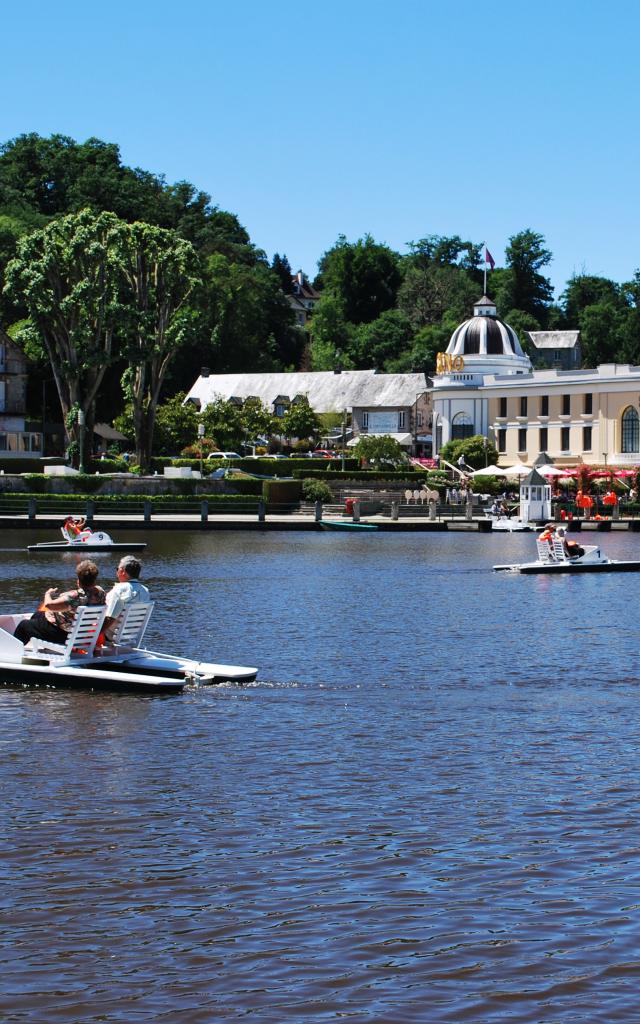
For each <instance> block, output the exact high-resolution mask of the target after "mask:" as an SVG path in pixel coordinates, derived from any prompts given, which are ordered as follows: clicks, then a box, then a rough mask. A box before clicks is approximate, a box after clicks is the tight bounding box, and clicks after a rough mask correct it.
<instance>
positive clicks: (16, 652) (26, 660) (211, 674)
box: [0, 603, 258, 694]
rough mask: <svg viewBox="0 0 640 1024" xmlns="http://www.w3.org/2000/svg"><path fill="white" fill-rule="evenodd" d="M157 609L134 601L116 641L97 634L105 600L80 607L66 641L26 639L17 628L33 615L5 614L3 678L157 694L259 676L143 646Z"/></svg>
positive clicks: (0, 633) (1, 623)
mask: <svg viewBox="0 0 640 1024" xmlns="http://www.w3.org/2000/svg"><path fill="white" fill-rule="evenodd" d="M152 611H153V603H150V604H142V603H134V604H132V605H129V607H128V608H126V609H125V611H124V612H123V613H122V616H121V617H120V619H119V621H118V623H117V625H116V629H115V632H114V636H113V640H112V642H108V643H106V644H104V645H103V646H98V645H97V640H98V637H99V636H100V630H101V629H102V625H103V623H104V617H105V608H104V605H101V606H97V605H85V606H82V607H80V608H78V611H77V613H76V618H75V620H74V624H73V628H72V630H71V632H70V633H69V638H68V640H67V642H66V643H65V644H54V643H49V642H48V641H45V640H35V639H32V640H30V641H29V643H28V644H24V645H23V644H22V643H21V642H20V641H19V640H18V639H16V637H14V636H13V632H14V630H15V629H16V627H17V625H18V623H19V622H20V620H21V619H26V618H29V615H28V614H26V615H25V614H18V615H0V684H1V685H15V684H24V685H27V686H53V687H74V688H82V689H89V690H96V691H102V690H104V691H113V690H117V691H123V692H137V693H148V694H153V693H179V692H180V691H181V690H182V689H183V688H184V687H185V686H186V685H192V686H202V685H206V684H211V683H222V682H233V683H247V682H252V681H253V680H254V679H255V678H256V675H257V673H258V670H257V669H256V668H248V667H243V666H239V665H217V664H214V663H211V662H202V661H195V660H193V659H190V658H179V657H175V656H174V655H171V654H163V653H161V652H158V651H150V650H148V649H147V648H144V647H142V646H141V643H142V639H143V636H144V633H145V630H146V628H147V624H148V622H149V618H150V616H151V612H152Z"/></svg>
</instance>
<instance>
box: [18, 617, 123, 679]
mask: <svg viewBox="0 0 640 1024" xmlns="http://www.w3.org/2000/svg"><path fill="white" fill-rule="evenodd" d="M105 612H106V609H105V606H104V605H103V604H83V605H80V607H79V608H78V610H77V611H76V615H75V618H74V620H73V626H72V627H71V630H70V632H69V636H68V638H67V642H66V643H64V644H55V643H50V642H49V641H48V640H37V639H35V637H33V638H32V639H31V640H30V641H29V648H31V649H32V650H33V651H36V652H38V653H42V654H46V655H48V656H49V657H51V660H52V661H55V662H56V664H59V665H67V664H68V663H69V662H70V661H71V660H72V659H74V660H75V659H77V658H92V657H93V652H94V650H95V646H96V641H97V639H98V636H99V634H100V630H101V628H102V623H103V622H104V616H105ZM26 653H28V649H27V651H26Z"/></svg>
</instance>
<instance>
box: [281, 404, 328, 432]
mask: <svg viewBox="0 0 640 1024" xmlns="http://www.w3.org/2000/svg"><path fill="white" fill-rule="evenodd" d="M282 433H283V434H284V436H285V437H286V438H289V440H290V439H291V438H292V437H297V438H299V439H300V440H302V439H306V438H308V437H313V438H317V437H318V435H319V433H320V420H319V419H318V416H317V415H316V413H315V412H314V411H313V409H312V408H311V406H310V405H309V399H308V398H307V396H306V395H299V396H298V397H297V398H296V399H295V400H294V401H293V402H292V403H291V405H290V406H289V408H288V409H287V411H286V413H285V414H284V418H283V420H282Z"/></svg>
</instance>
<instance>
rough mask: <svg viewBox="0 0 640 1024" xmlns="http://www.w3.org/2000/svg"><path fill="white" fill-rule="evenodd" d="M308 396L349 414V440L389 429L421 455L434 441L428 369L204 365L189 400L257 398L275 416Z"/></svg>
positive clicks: (321, 406) (315, 404) (324, 408)
mask: <svg viewBox="0 0 640 1024" xmlns="http://www.w3.org/2000/svg"><path fill="white" fill-rule="evenodd" d="M302 395H304V396H305V397H306V398H307V399H308V401H309V405H310V406H311V408H312V409H313V410H314V412H316V413H318V414H322V413H340V414H344V413H345V412H346V413H347V415H348V416H349V417H350V418H351V433H352V437H351V440H350V442H349V444H355V442H356V441H357V438H358V436H359V435H360V434H371V435H375V434H378V435H380V434H387V435H390V436H391V437H393V438H395V440H397V441H398V442H399V443H400V444H401V445H402V447H403V448H404V449H405V450H406V451H407V452H408V453H409V454H416V453H419V454H421V453H422V452H423V451H424V449H425V448H426V447H427V445H429V446H430V440H431V438H430V432H431V394H430V390H429V389H428V388H427V385H426V379H425V376H424V374H422V373H377V371H376V370H342V371H340V372H333V371H318V372H313V371H309V372H301V373H220V374H211V373H209V372H208V371H207V370H206V369H204V370H203V371H202V373H201V375H200V377H199V378H198V380H197V381H196V382H195V384H194V385H193V387H192V388H191V390H190V391H189V393H188V395H187V397H186V399H185V401H189V402H193V403H194V404H195V405H196V406H197V407H198V408H199V409H205V408H206V406H207V405H208V404H209V403H210V402H213V401H214V400H215V399H216V398H223V399H225V400H227V401H240V402H243V401H245V400H246V399H247V398H257V399H259V400H260V401H261V402H262V403H263V405H265V406H266V407H267V409H269V410H270V412H272V413H273V415H275V416H278V417H282V416H284V415H285V413H286V411H287V409H288V408H289V406H290V405H291V404H292V403H294V402H295V400H296V398H297V397H298V396H302ZM425 454H427V452H425ZM428 454H430V451H429V452H428Z"/></svg>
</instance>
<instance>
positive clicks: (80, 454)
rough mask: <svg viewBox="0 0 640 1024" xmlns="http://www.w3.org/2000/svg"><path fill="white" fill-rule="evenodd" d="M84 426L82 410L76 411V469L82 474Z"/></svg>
mask: <svg viewBox="0 0 640 1024" xmlns="http://www.w3.org/2000/svg"><path fill="white" fill-rule="evenodd" d="M84 426H85V416H84V410H83V409H78V445H79V452H78V469H79V470H80V472H81V473H84Z"/></svg>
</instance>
